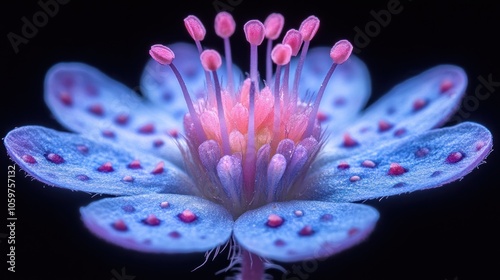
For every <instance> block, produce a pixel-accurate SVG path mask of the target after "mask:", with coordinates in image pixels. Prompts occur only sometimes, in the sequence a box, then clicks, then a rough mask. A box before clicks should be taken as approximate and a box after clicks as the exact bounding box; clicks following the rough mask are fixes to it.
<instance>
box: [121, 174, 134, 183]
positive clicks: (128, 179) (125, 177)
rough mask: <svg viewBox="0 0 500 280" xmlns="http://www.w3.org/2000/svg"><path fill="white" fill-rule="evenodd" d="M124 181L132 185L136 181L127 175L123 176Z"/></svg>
mask: <svg viewBox="0 0 500 280" xmlns="http://www.w3.org/2000/svg"><path fill="white" fill-rule="evenodd" d="M122 181H124V182H128V183H130V182H133V181H134V177H132V176H130V175H125V176H123V178H122Z"/></svg>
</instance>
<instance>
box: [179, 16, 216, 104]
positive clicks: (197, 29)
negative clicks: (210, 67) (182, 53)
mask: <svg viewBox="0 0 500 280" xmlns="http://www.w3.org/2000/svg"><path fill="white" fill-rule="evenodd" d="M184 26H185V27H186V30H187V32H188V33H189V35H190V36H191V38H193V40H194V43H195V44H196V48H197V49H198V52H199V53H200V55H201V53H202V52H203V48H202V46H201V43H200V42H201V41H203V39H205V34H206V33H207V31H206V29H205V26H204V25H203V23H202V22H201V20H200V19H199V18H198V17H196V16H194V15H189V16H187V17H186V18H185V19H184ZM205 80H206V81H207V86H208V92H209V93H210V94H209V97H211V96H212V93H213V85H212V80H210V75H209V73H208V72H207V71H205Z"/></svg>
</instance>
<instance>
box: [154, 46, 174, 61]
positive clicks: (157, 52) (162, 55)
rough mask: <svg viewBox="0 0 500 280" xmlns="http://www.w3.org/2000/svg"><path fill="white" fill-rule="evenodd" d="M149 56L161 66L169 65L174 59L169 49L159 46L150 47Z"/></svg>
mask: <svg viewBox="0 0 500 280" xmlns="http://www.w3.org/2000/svg"><path fill="white" fill-rule="evenodd" d="M149 55H151V57H152V58H153V59H154V60H156V62H158V63H160V64H162V65H169V64H170V63H172V61H173V60H174V58H175V54H174V52H173V51H172V50H171V49H170V48H169V47H166V46H163V45H160V44H156V45H152V46H151V49H150V50H149Z"/></svg>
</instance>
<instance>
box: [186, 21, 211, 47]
mask: <svg viewBox="0 0 500 280" xmlns="http://www.w3.org/2000/svg"><path fill="white" fill-rule="evenodd" d="M184 26H186V29H187V31H188V33H189V35H190V36H191V38H193V40H195V41H203V39H205V34H206V33H207V31H206V29H205V26H203V23H201V21H200V19H199V18H198V17H196V16H193V15H189V16H187V17H186V18H185V19H184Z"/></svg>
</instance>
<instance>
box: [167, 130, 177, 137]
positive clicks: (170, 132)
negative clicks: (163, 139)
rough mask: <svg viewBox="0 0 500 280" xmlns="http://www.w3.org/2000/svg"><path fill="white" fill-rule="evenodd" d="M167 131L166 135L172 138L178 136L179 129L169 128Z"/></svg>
mask: <svg viewBox="0 0 500 280" xmlns="http://www.w3.org/2000/svg"><path fill="white" fill-rule="evenodd" d="M167 133H168V135H170V136H172V137H173V138H177V137H179V131H178V130H177V129H171V130H169V131H168V132H167Z"/></svg>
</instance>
